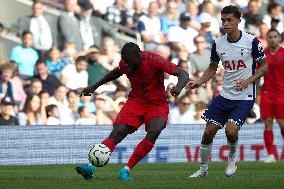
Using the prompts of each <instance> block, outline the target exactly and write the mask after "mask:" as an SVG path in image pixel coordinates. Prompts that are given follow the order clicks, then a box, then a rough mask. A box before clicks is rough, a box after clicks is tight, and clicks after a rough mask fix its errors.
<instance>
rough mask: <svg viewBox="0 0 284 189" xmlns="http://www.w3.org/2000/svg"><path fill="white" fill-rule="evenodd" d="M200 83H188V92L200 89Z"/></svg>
mask: <svg viewBox="0 0 284 189" xmlns="http://www.w3.org/2000/svg"><path fill="white" fill-rule="evenodd" d="M200 86H201V85H200V83H199V82H198V81H190V82H188V83H187V85H186V87H185V88H186V90H188V91H190V90H191V89H195V88H198V87H200Z"/></svg>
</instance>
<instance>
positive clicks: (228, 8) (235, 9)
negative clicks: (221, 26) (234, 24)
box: [221, 5, 242, 19]
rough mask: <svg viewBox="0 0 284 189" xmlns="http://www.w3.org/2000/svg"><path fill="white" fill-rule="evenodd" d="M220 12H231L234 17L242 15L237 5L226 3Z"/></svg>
mask: <svg viewBox="0 0 284 189" xmlns="http://www.w3.org/2000/svg"><path fill="white" fill-rule="evenodd" d="M222 14H233V15H234V17H235V18H238V19H240V18H241V16H242V13H241V11H240V10H239V9H238V7H236V6H233V5H228V6H225V7H224V8H223V9H222V11H221V15H222Z"/></svg>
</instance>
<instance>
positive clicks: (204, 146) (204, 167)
mask: <svg viewBox="0 0 284 189" xmlns="http://www.w3.org/2000/svg"><path fill="white" fill-rule="evenodd" d="M219 129H220V127H219V126H217V125H216V124H214V123H210V122H208V123H207V124H206V128H205V131H204V133H203V136H202V141H201V146H200V160H201V162H200V168H199V170H198V171H197V172H195V173H194V174H192V175H190V176H189V178H196V177H199V178H202V177H205V176H207V174H208V160H209V156H210V154H211V150H212V142H213V139H214V137H215V135H216V133H217V132H218V130H219Z"/></svg>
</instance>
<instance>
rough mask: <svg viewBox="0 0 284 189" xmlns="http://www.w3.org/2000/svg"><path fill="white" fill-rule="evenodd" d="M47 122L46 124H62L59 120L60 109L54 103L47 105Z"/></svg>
mask: <svg viewBox="0 0 284 189" xmlns="http://www.w3.org/2000/svg"><path fill="white" fill-rule="evenodd" d="M45 111H46V117H47V122H46V125H61V122H60V120H59V117H60V115H59V110H58V107H57V106H56V105H54V104H50V105H48V106H46V107H45Z"/></svg>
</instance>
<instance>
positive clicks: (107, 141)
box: [102, 138, 117, 152]
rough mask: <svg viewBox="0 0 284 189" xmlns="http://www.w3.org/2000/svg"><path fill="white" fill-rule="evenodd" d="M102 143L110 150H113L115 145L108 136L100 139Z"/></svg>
mask: <svg viewBox="0 0 284 189" xmlns="http://www.w3.org/2000/svg"><path fill="white" fill-rule="evenodd" d="M102 144H104V145H106V146H107V147H108V148H109V150H110V151H111V152H112V151H113V150H114V148H115V146H116V145H117V143H116V142H114V141H113V140H112V139H110V138H106V139H105V140H104V141H102Z"/></svg>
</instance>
